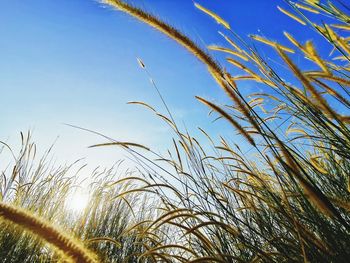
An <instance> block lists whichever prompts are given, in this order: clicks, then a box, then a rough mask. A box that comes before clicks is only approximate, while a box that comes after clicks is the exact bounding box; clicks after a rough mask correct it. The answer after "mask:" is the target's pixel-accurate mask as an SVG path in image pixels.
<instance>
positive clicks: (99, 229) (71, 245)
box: [0, 0, 350, 263]
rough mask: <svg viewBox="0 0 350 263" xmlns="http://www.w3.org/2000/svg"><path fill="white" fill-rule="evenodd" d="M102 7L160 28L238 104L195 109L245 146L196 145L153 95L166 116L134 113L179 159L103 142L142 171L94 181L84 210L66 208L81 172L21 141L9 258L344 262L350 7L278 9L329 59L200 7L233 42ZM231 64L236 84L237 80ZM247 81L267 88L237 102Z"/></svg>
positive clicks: (12, 181) (5, 201)
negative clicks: (198, 37)
mask: <svg viewBox="0 0 350 263" xmlns="http://www.w3.org/2000/svg"><path fill="white" fill-rule="evenodd" d="M103 2H104V4H106V5H107V6H108V7H109V8H115V9H118V10H121V11H123V12H125V13H127V14H129V15H130V16H132V17H135V18H136V19H138V20H140V21H142V22H144V23H146V24H148V25H149V26H150V27H153V28H155V29H157V30H159V31H160V32H162V33H163V34H165V35H166V36H168V37H169V38H170V39H172V40H174V41H175V42H177V43H178V44H179V45H181V46H182V47H183V48H185V49H186V50H188V52H190V53H191V54H192V55H193V56H194V57H195V58H197V59H199V60H200V61H201V62H202V63H203V64H204V65H205V66H206V67H207V69H208V74H210V75H211V76H212V77H213V78H214V80H215V81H216V82H217V86H218V88H221V89H223V90H224V91H225V93H226V95H227V99H228V100H229V101H230V103H225V104H220V103H219V102H213V101H211V100H209V99H207V98H203V97H199V96H197V97H196V99H197V100H198V101H199V102H200V103H202V104H204V105H205V106H207V107H208V111H210V114H211V115H212V116H213V117H212V118H213V119H215V120H217V119H222V121H225V122H227V123H228V124H230V125H231V126H232V134H233V135H236V134H238V136H239V137H238V138H239V139H238V140H234V141H232V140H231V138H224V137H220V138H212V136H211V134H210V133H208V132H206V131H204V130H203V129H201V128H200V132H201V133H202V135H203V136H202V137H201V138H195V137H193V136H192V135H191V134H189V133H188V132H187V131H186V130H182V129H181V128H180V127H179V125H178V124H177V123H178V122H180V121H181V120H176V119H175V118H174V117H173V115H172V113H171V111H170V110H169V109H168V107H167V103H166V101H165V100H164V99H163V96H162V94H161V93H160V92H159V90H158V89H157V86H155V85H154V88H155V89H156V91H157V92H158V95H159V96H160V98H161V99H162V102H163V103H164V106H165V111H164V112H157V111H156V110H155V109H154V108H152V105H148V104H146V103H144V102H137V101H134V102H130V103H131V104H136V105H139V106H142V107H144V108H145V110H149V111H150V112H151V113H152V114H155V115H156V116H157V117H159V118H161V119H162V120H164V122H166V123H167V124H168V125H169V127H170V128H171V130H172V132H173V134H169V141H171V140H172V141H173V147H172V149H169V151H168V152H167V153H164V154H163V155H159V154H158V153H157V152H155V151H153V150H152V149H150V148H148V147H147V146H145V145H141V144H137V143H133V142H119V141H115V140H113V139H111V138H108V137H105V139H106V143H104V144H99V145H93V146H92V147H122V148H124V150H125V151H126V152H127V153H129V154H130V155H131V156H132V157H133V158H134V160H135V161H136V162H137V163H138V166H137V169H133V168H132V167H130V169H129V170H122V169H120V167H119V166H118V163H117V164H116V165H115V167H112V168H110V169H104V170H103V169H102V170H101V169H96V170H94V171H93V172H92V174H91V175H90V176H89V177H90V181H89V183H88V185H87V189H88V193H89V194H88V195H87V196H85V197H84V193H81V195H80V200H81V202H83V201H84V198H85V205H84V206H81V207H80V206H79V204H76V205H75V204H74V200H73V199H72V197H71V196H72V195H73V196H74V194H75V195H76V194H77V192H79V189H80V188H79V185H81V184H82V182H81V181H80V180H81V179H79V178H80V177H79V176H76V175H75V174H80V173H82V171H83V167H81V164H80V162H79V161H77V162H75V163H72V165H63V166H57V165H54V164H52V163H51V162H50V157H51V156H52V154H54V153H52V151H51V149H50V150H49V151H48V152H47V153H46V154H44V155H43V156H37V154H36V145H35V144H34V143H33V142H32V139H31V134H30V133H28V134H21V135H22V138H21V140H22V149H21V151H20V152H19V153H18V154H17V155H16V154H13V155H14V156H13V161H12V163H11V165H10V166H8V167H7V168H5V167H1V170H2V171H3V172H2V175H1V177H0V200H1V202H0V218H1V221H0V224H1V227H0V259H1V261H2V262H66V261H68V262H334V263H341V262H344V263H345V262H348V261H349V258H350V252H349V248H348V247H349V244H350V130H349V129H350V126H349V123H350V115H349V107H350V100H349V99H350V91H349V87H350V67H349V65H350V64H349V62H350V44H349V43H350V34H349V33H350V15H349V10H350V9H349V8H350V6H346V4H344V3H343V2H341V1H336V0H334V1H328V2H326V1H317V0H303V1H297V2H293V1H289V0H287V1H286V3H287V5H284V6H283V8H282V7H278V9H279V11H280V12H282V13H284V14H285V15H286V16H288V17H289V18H290V19H291V21H292V22H293V23H300V24H302V25H304V27H305V30H310V32H312V33H313V34H318V35H319V36H321V37H322V38H321V39H322V41H324V42H327V43H328V44H329V46H330V47H331V49H330V53H327V54H323V53H322V54H321V53H319V52H318V45H320V43H317V42H315V43H314V42H312V41H307V42H305V43H300V42H298V40H297V39H295V38H294V37H293V36H292V35H291V34H289V33H288V32H283V33H282V32H281V34H284V37H285V39H286V40H287V41H288V43H289V44H288V45H281V44H279V43H277V42H275V41H273V40H270V39H267V38H265V37H263V36H260V35H251V36H250V39H251V41H250V42H247V41H246V40H244V39H245V38H242V37H240V36H239V35H237V34H236V33H235V32H234V31H232V30H231V27H230V24H229V23H228V22H227V21H225V20H224V19H223V18H221V17H220V15H219V14H216V13H214V12H213V11H211V10H208V9H207V8H205V7H204V6H202V5H200V4H198V3H194V5H195V7H196V8H197V9H198V11H200V12H202V13H203V15H207V16H208V19H212V20H213V22H216V23H218V24H220V25H221V26H222V33H220V34H221V35H222V37H223V38H224V39H225V41H226V45H225V46H218V45H210V46H208V47H207V48H202V47H201V46H199V45H197V43H195V42H194V41H192V40H191V37H189V36H186V35H184V34H183V33H182V32H181V31H179V30H178V29H176V28H174V27H173V26H171V25H169V24H167V23H166V22H164V21H163V20H161V19H159V18H158V17H156V16H153V15H152V14H149V13H147V12H145V11H143V10H142V9H139V8H137V7H135V6H132V5H130V4H127V3H126V2H124V1H119V0H104V1H103ZM252 8H254V7H252ZM315 17H316V18H315ZM311 18H312V19H311ZM213 34H216V32H213ZM135 41H138V39H135ZM256 46H258V47H259V49H257V48H256ZM258 50H259V51H260V50H269V54H270V53H271V52H273V53H271V54H274V55H273V57H270V58H269V59H273V60H274V61H278V63H279V65H281V66H279V67H276V64H273V63H271V60H269V59H267V58H266V57H265V56H264V55H262V54H261V52H258ZM216 52H218V53H223V54H225V55H227V58H226V62H227V65H225V66H227V68H226V67H225V68H224V66H222V65H220V64H219V63H218V62H217V60H216V59H215V58H214V57H213V56H212V55H215V54H216ZM297 55H298V57H299V58H300V57H301V58H303V60H302V61H301V60H296V59H295V56H297ZM138 62H139V64H140V67H141V69H142V70H147V65H145V64H144V62H143V61H142V60H141V59H139V60H138ZM232 67H233V68H234V70H235V72H237V70H238V71H239V72H240V74H239V75H233V74H232V73H230V71H229V69H230V68H231V69H232ZM242 83H246V84H247V85H253V86H254V85H256V86H257V87H259V90H262V91H259V92H255V93H252V94H249V96H247V95H243V93H244V92H242V90H241V87H240V86H241V85H242ZM184 96H185V94H184ZM221 123H222V122H221ZM216 125H220V122H217V124H216ZM82 132H84V131H82ZM202 138H205V139H202ZM235 138H237V137H235ZM247 145H248V150H245V149H246V148H247ZM2 147H3V148H2V150H3V151H9V150H10V149H11V147H10V146H8V145H7V144H5V143H2ZM75 210H79V211H80V212H79V213H76V212H75Z"/></svg>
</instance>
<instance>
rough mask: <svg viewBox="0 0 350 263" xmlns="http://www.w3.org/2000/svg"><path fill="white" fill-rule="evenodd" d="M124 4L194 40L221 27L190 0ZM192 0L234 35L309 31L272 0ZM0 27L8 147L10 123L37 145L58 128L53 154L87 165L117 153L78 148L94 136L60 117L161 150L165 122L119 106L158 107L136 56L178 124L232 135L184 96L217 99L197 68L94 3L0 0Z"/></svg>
mask: <svg viewBox="0 0 350 263" xmlns="http://www.w3.org/2000/svg"><path fill="white" fill-rule="evenodd" d="M129 2H130V3H134V4H135V5H137V6H140V7H143V8H145V9H146V10H148V11H151V12H152V13H154V14H156V15H157V16H159V17H161V18H164V19H165V20H166V21H167V22H169V23H171V24H173V25H175V26H176V27H177V28H179V29H181V30H182V31H183V32H185V33H186V34H187V35H190V36H191V37H192V38H193V39H194V40H195V41H196V42H197V43H199V44H200V45H202V46H204V45H207V44H224V43H225V42H224V40H222V39H221V37H220V36H219V35H218V34H217V31H218V30H221V31H222V30H223V29H222V28H221V27H220V26H219V25H218V24H216V23H215V22H214V21H213V20H211V19H210V18H209V17H207V16H206V15H204V14H203V13H201V12H200V11H198V10H196V9H195V8H194V6H193V2H192V1H191V0H176V1H175V0H133V1H131V0H130V1H129ZM198 3H200V4H201V5H203V6H205V7H207V8H209V9H211V10H213V11H215V12H216V13H218V14H220V15H221V16H222V17H223V18H225V19H226V20H227V21H229V22H230V24H231V26H232V29H233V30H234V31H235V32H237V33H238V34H240V35H242V36H246V35H247V34H249V33H260V34H263V35H265V36H267V37H269V38H272V39H275V40H280V41H281V42H282V43H285V44H287V43H288V42H287V41H286V40H285V39H283V38H281V35H282V32H283V31H284V30H287V31H288V32H290V33H292V34H293V35H294V36H296V37H297V38H298V39H300V40H307V39H313V38H317V36H316V34H315V33H312V32H311V31H309V30H305V27H303V26H301V25H299V24H297V23H295V22H292V21H291V20H290V19H289V18H287V17H286V16H285V15H283V14H281V13H280V12H279V11H278V10H277V9H276V6H277V4H278V5H281V6H284V4H283V3H284V2H283V1H282V0H280V1H279V0H264V1H262V0H245V1H238V0H231V1H223V0H221V1H208V0H201V1H199V0H198ZM310 32H311V33H310ZM0 35H1V40H0V55H1V59H0V72H1V73H0V76H1V78H0V94H1V95H0V96H1V97H0V98H1V114H0V127H1V129H0V140H3V141H7V142H9V143H10V144H11V145H16V144H17V145H18V143H19V139H20V137H19V132H20V131H27V130H28V129H31V130H33V132H34V140H35V141H36V142H37V143H38V145H39V148H40V149H42V150H44V149H46V148H47V147H48V146H49V145H50V144H51V143H52V142H53V141H54V140H55V138H56V137H57V136H60V138H59V140H58V142H57V145H56V152H55V155H56V156H57V159H58V160H59V161H63V162H65V161H67V162H71V161H74V160H75V159H77V158H80V157H83V156H86V157H87V161H88V162H90V163H93V164H94V163H96V164H101V165H109V164H110V163H112V162H113V161H114V160H116V158H119V157H120V153H116V152H115V151H114V150H111V149H108V150H107V149H87V148H86V146H88V145H91V144H94V143H98V142H102V141H103V140H102V139H101V138H98V137H96V136H95V135H91V134H88V133H86V132H83V131H79V130H75V129H72V128H70V127H67V126H65V125H63V123H70V124H74V125H78V126H81V127H85V128H89V129H92V130H96V131H99V132H102V133H104V134H106V135H108V136H111V137H113V138H115V139H117V140H127V141H135V142H143V143H145V144H146V145H149V146H152V147H153V148H154V149H156V150H160V151H162V150H164V149H165V148H166V147H167V145H168V144H169V143H170V142H171V140H170V139H171V137H170V135H169V129H168V128H167V127H166V125H164V124H163V123H162V122H161V121H160V120H158V119H157V118H156V117H154V116H153V115H152V114H151V113H149V112H147V111H145V110H143V109H142V108H139V107H137V106H132V105H127V104H126V103H127V102H128V101H134V100H138V101H145V102H148V103H150V104H151V105H153V106H155V107H158V108H159V109H161V103H160V101H159V98H158V97H157V96H156V93H155V91H154V90H153V89H152V86H151V85H150V83H149V81H148V79H147V76H146V75H145V73H144V72H143V71H142V70H141V69H140V67H139V66H138V65H137V63H136V57H140V58H142V60H143V61H144V63H145V64H146V66H147V68H148V70H149V71H150V72H151V74H152V76H153V78H154V79H155V81H156V82H157V84H158V86H159V88H160V89H161V92H162V93H163V94H164V97H165V99H166V101H167V102H168V104H169V106H170V108H171V110H172V111H173V113H174V114H175V117H176V118H177V120H178V121H179V123H184V124H185V125H186V127H187V128H188V129H189V130H190V131H193V130H195V129H196V127H197V126H201V127H204V128H206V129H207V130H209V131H211V132H212V133H213V134H218V133H219V132H220V133H223V134H224V135H230V134H231V133H232V130H231V129H229V128H227V129H226V126H223V125H222V124H215V123H214V124H213V123H211V120H212V118H210V117H208V116H207V112H208V110H207V109H206V108H205V107H204V106H202V105H200V103H199V102H197V101H196V100H195V99H194V96H195V95H200V96H204V97H206V98H212V99H215V100H217V101H225V97H224V94H223V92H221V90H220V89H219V88H218V87H217V86H216V84H215V83H214V82H213V80H212V79H211V78H210V76H209V75H208V74H207V73H206V69H205V66H203V65H202V64H201V63H199V62H198V61H197V60H196V59H195V58H193V57H192V56H191V55H190V54H189V53H188V52H187V51H185V50H183V49H182V48H181V47H179V46H178V45H177V44H176V43H174V42H173V41H172V40H169V39H167V38H166V37H165V36H163V35H162V34H161V33H159V32H157V31H155V30H153V29H151V28H149V27H148V26H147V25H144V24H142V23H140V22H138V21H136V20H135V19H133V18H131V17H129V16H128V15H125V14H123V13H121V12H119V11H115V10H113V9H112V8H109V7H105V6H103V5H102V4H100V3H98V2H97V1H93V0H74V1H72V0H61V1H47V0H31V1H22V0H11V1H1V2H0ZM321 48H323V47H321ZM267 55H268V53H267ZM222 58H224V57H222V56H220V57H218V59H222ZM233 72H234V71H233ZM255 88H256V87H254V86H251V87H247V89H249V91H253V90H254V89H255ZM227 127H228V126H227Z"/></svg>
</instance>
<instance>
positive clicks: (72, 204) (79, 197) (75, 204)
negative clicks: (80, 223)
mask: <svg viewBox="0 0 350 263" xmlns="http://www.w3.org/2000/svg"><path fill="white" fill-rule="evenodd" d="M89 199H90V197H89V195H88V194H87V193H84V192H83V191H81V190H77V191H75V192H73V193H70V194H69V195H68V196H67V199H66V207H67V209H68V210H70V211H71V212H73V213H75V214H79V213H81V212H82V211H83V210H84V209H85V208H86V206H87V204H88V202H89Z"/></svg>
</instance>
